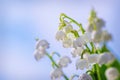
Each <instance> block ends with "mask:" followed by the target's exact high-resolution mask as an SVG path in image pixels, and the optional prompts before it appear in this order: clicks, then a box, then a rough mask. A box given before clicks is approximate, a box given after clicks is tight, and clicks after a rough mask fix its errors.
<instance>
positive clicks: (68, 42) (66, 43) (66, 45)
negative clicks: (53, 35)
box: [62, 39, 73, 48]
mask: <svg viewBox="0 0 120 80" xmlns="http://www.w3.org/2000/svg"><path fill="white" fill-rule="evenodd" d="M62 43H63V47H64V48H70V47H71V46H72V44H73V42H72V40H71V39H66V40H63V41H62Z"/></svg>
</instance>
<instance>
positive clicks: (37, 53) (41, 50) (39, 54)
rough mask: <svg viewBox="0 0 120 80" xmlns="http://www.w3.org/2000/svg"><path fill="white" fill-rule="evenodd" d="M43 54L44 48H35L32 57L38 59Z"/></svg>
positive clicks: (44, 52)
mask: <svg viewBox="0 0 120 80" xmlns="http://www.w3.org/2000/svg"><path fill="white" fill-rule="evenodd" d="M41 48H42V47H41ZM45 54H46V51H45V49H36V50H35V52H34V57H35V59H36V60H37V61H38V60H40V59H41V58H43V57H44V55H45Z"/></svg>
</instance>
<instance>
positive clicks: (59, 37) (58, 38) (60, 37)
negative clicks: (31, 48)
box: [56, 30, 66, 41]
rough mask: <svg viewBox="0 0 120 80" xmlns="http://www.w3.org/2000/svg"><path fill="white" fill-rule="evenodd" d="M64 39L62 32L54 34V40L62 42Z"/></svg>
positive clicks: (64, 35)
mask: <svg viewBox="0 0 120 80" xmlns="http://www.w3.org/2000/svg"><path fill="white" fill-rule="evenodd" d="M65 38H66V34H65V33H64V32H63V31H62V30H60V31H57V33H56V39H57V40H58V41H60V40H64V39H65Z"/></svg>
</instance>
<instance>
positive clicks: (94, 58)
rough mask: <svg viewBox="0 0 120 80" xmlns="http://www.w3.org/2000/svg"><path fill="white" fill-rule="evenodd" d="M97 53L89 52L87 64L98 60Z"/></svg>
mask: <svg viewBox="0 0 120 80" xmlns="http://www.w3.org/2000/svg"><path fill="white" fill-rule="evenodd" d="M98 56H99V55H98V54H91V55H89V56H88V62H89V64H93V63H97V62H98Z"/></svg>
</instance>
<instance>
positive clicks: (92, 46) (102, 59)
mask: <svg viewBox="0 0 120 80" xmlns="http://www.w3.org/2000/svg"><path fill="white" fill-rule="evenodd" d="M73 24H75V25H76V26H78V28H75V27H76V26H75V25H73ZM103 27H105V21H104V20H103V19H102V18H99V17H98V16H97V14H96V12H95V11H94V10H91V13H90V16H89V19H88V25H87V28H86V29H84V28H83V26H82V24H80V23H78V22H77V21H76V20H74V19H72V18H71V17H69V16H67V15H66V14H64V13H62V14H61V15H60V24H59V27H58V31H57V32H56V35H55V38H56V40H57V41H60V42H61V43H62V45H63V47H64V48H71V52H70V53H71V55H72V57H73V58H77V60H76V63H75V66H76V70H78V69H80V70H84V69H85V70H86V73H83V74H81V75H79V76H75V75H73V76H72V77H71V78H68V77H67V76H66V75H65V74H64V72H63V68H64V67H67V66H68V64H70V63H71V62H72V61H71V59H70V58H69V57H68V56H63V57H60V54H58V53H56V52H54V54H57V55H58V56H59V57H60V58H59V60H58V61H57V62H56V61H55V60H54V59H53V53H52V54H48V53H47V51H46V49H47V48H49V43H48V42H47V41H46V40H37V45H36V50H35V53H34V56H35V59H36V60H39V59H41V58H42V57H43V56H44V55H46V56H48V58H49V59H50V60H51V62H52V67H53V71H52V72H51V74H50V76H51V79H52V80H56V79H61V77H64V78H65V80H73V78H74V77H78V80H120V63H119V61H118V60H117V59H116V58H115V57H114V56H113V54H112V53H111V52H110V50H109V49H108V48H107V44H106V43H107V42H108V41H110V40H111V39H112V36H111V34H110V33H109V32H108V31H107V30H105V29H104V28H103Z"/></svg>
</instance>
